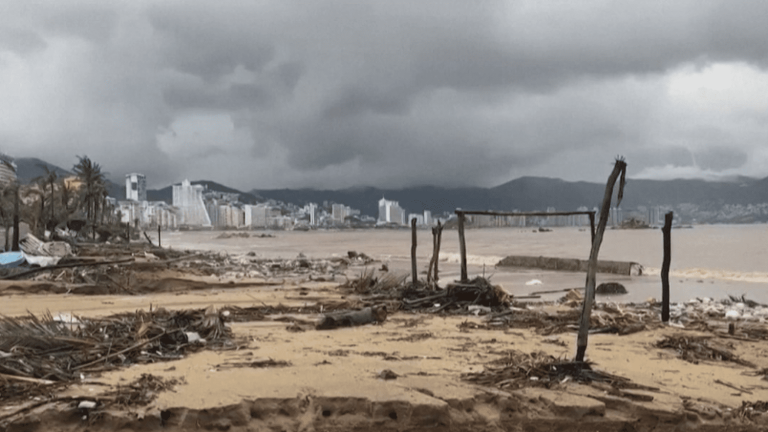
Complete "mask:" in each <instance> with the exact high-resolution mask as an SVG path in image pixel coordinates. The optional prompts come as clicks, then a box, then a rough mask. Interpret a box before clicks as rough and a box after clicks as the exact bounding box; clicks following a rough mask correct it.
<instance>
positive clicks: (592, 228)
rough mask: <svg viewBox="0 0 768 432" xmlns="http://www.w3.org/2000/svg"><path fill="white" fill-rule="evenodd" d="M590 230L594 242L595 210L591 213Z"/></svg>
mask: <svg viewBox="0 0 768 432" xmlns="http://www.w3.org/2000/svg"><path fill="white" fill-rule="evenodd" d="M589 232H591V233H592V240H591V241H592V243H594V242H595V212H591V213H589Z"/></svg>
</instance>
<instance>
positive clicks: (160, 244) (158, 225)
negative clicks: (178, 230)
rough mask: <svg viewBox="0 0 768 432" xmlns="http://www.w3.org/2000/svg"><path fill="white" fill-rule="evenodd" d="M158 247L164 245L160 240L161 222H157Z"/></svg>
mask: <svg viewBox="0 0 768 432" xmlns="http://www.w3.org/2000/svg"><path fill="white" fill-rule="evenodd" d="M157 247H159V248H160V247H163V244H162V243H161V242H160V224H159V223H158V224H157Z"/></svg>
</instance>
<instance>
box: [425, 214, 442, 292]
mask: <svg viewBox="0 0 768 432" xmlns="http://www.w3.org/2000/svg"><path fill="white" fill-rule="evenodd" d="M442 233H443V226H442V224H441V223H440V221H437V226H436V227H432V258H431V259H430V260H429V269H427V284H428V285H430V286H432V284H433V282H434V285H435V286H436V285H437V281H438V280H439V279H440V278H439V277H438V276H437V262H438V261H439V260H440V237H441V236H442Z"/></svg>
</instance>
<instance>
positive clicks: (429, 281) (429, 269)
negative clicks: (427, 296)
mask: <svg viewBox="0 0 768 432" xmlns="http://www.w3.org/2000/svg"><path fill="white" fill-rule="evenodd" d="M436 247H437V228H435V227H432V257H430V258H429V267H427V286H429V287H432V267H434V266H435V248H436Z"/></svg>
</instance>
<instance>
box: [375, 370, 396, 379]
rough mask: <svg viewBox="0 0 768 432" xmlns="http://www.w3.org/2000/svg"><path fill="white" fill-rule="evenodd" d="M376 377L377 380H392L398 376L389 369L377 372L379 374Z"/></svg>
mask: <svg viewBox="0 0 768 432" xmlns="http://www.w3.org/2000/svg"><path fill="white" fill-rule="evenodd" d="M377 376H378V378H379V379H383V380H393V379H397V377H399V376H400V375H398V374H396V373H394V372H392V370H390V369H384V370H382V371H381V372H379V374H378V375H377Z"/></svg>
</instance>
